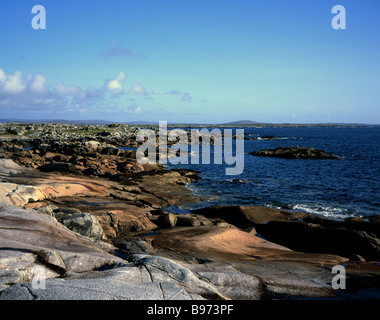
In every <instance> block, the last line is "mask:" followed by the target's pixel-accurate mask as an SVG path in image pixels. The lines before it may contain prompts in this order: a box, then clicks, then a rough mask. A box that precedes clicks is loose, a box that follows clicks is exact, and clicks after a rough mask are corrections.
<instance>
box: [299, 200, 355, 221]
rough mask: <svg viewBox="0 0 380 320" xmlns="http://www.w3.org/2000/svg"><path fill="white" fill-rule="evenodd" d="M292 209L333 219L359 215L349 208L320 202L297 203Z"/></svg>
mask: <svg viewBox="0 0 380 320" xmlns="http://www.w3.org/2000/svg"><path fill="white" fill-rule="evenodd" d="M292 210H296V211H304V212H307V213H311V214H315V215H321V216H323V217H326V218H332V219H347V218H352V217H359V215H358V214H355V213H350V212H349V211H348V210H347V209H344V208H339V207H335V206H334V207H333V206H327V205H321V204H319V203H315V204H313V205H309V204H296V205H293V206H292Z"/></svg>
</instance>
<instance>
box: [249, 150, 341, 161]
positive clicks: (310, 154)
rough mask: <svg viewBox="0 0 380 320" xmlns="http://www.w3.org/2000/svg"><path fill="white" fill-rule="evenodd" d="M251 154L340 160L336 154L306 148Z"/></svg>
mask: <svg viewBox="0 0 380 320" xmlns="http://www.w3.org/2000/svg"><path fill="white" fill-rule="evenodd" d="M250 154H252V155H254V156H258V157H273V158H285V159H328V160H337V159H340V157H338V156H336V155H334V154H328V153H326V152H325V151H322V150H318V149H315V148H305V147H279V148H276V149H267V150H261V151H255V152H251V153H250Z"/></svg>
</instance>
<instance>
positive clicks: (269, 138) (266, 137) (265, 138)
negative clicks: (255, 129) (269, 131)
mask: <svg viewBox="0 0 380 320" xmlns="http://www.w3.org/2000/svg"><path fill="white" fill-rule="evenodd" d="M261 139H262V140H274V139H277V137H275V136H263V137H261Z"/></svg>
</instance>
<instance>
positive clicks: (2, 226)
mask: <svg viewBox="0 0 380 320" xmlns="http://www.w3.org/2000/svg"><path fill="white" fill-rule="evenodd" d="M8 127H9V128H10V129H11V128H12V130H5V131H4V132H6V136H3V138H2V139H0V148H1V149H2V153H0V156H1V157H2V158H1V159H0V179H1V182H0V300H9V299H12V300H17V299H26V300H51V299H55V300H63V299H68V300H73V299H75V300H107V299H113V300H114V299H135V300H149V299H155V300H181V299H185V300H192V299H196V300H198V299H199V300H202V299H223V300H229V299H243V300H263V299H298V298H302V299H307V298H311V299H314V298H318V299H320V298H323V299H368V298H370V299H373V298H375V299H378V298H379V297H380V290H379V283H380V281H379V277H380V266H379V264H378V262H377V261H379V258H378V257H379V255H378V254H379V243H380V241H379V230H380V228H379V226H378V223H379V219H378V218H376V217H368V218H367V219H368V220H366V219H360V218H357V219H348V220H346V221H329V220H325V219H317V218H316V217H314V216H311V215H309V214H306V213H295V212H291V211H288V210H278V209H272V208H266V207H254V206H214V207H210V208H204V209H199V210H195V211H193V212H192V213H186V214H173V213H169V212H166V211H165V210H166V209H165V207H166V206H168V205H180V204H183V203H186V202H196V201H198V200H199V197H196V196H194V194H192V192H191V191H190V190H189V189H188V188H186V185H187V184H188V183H190V182H194V181H197V179H199V177H198V173H197V172H195V171H190V170H171V171H168V170H166V169H165V168H164V167H162V166H158V165H144V166H142V165H140V164H138V163H137V162H136V159H135V150H131V149H133V148H136V147H138V145H139V144H138V143H137V142H136V141H135V136H136V132H137V131H138V128H132V127H128V126H123V125H117V124H113V125H110V126H99V127H95V126H72V125H59V124H57V125H37V124H36V125H20V126H19V125H13V124H12V125H11V126H9V125H7V128H8ZM0 128H1V125H0ZM13 129H14V130H13ZM248 138H250V137H248ZM268 138H272V137H268ZM255 139H256V138H255ZM127 149H129V150H127ZM301 151H302V150H301ZM301 151H300V150H298V151H297V152H300V153H299V154H298V153H297V154H296V155H294V157H296V156H297V157H302V152H301ZM313 152H314V151H313ZM318 152H319V151H318ZM318 152H317V153H318ZM309 155H310V154H309ZM321 155H322V156H323V153H319V156H321ZM26 167H27V168H26ZM37 168H39V169H37ZM368 221H370V222H368ZM337 264H339V265H344V266H345V268H346V272H347V274H346V278H347V288H348V290H346V291H343V290H334V289H333V287H332V278H333V277H334V274H332V272H331V271H332V267H333V266H335V265H337ZM41 275H42V279H41V278H40V276H41ZM36 281H37V284H38V282H39V281H42V283H43V285H44V288H40V287H39V286H38V285H37V287H36ZM40 284H41V283H40Z"/></svg>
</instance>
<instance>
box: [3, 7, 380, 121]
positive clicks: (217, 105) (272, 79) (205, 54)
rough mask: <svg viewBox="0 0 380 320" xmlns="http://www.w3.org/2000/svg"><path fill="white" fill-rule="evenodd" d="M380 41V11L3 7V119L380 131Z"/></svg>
mask: <svg viewBox="0 0 380 320" xmlns="http://www.w3.org/2000/svg"><path fill="white" fill-rule="evenodd" d="M337 4H340V5H343V6H344V7H345V9H346V23H347V29H346V30H334V29H333V28H332V26H331V20H332V19H333V17H334V14H332V13H331V9H332V7H333V6H334V5H337ZM34 5H43V6H44V7H45V9H46V29H45V30H34V29H33V28H32V26H31V21H32V18H33V17H34V15H33V14H32V13H31V10H32V7H33V6H34ZM379 34H380V2H379V1H377V0H362V1H355V0H339V1H338V0H333V1H331V0H307V1H305V0H289V1H284V0H266V1H255V0H234V1H233V0H202V1H200V0H139V1H129V0H108V1H87V0H82V1H72V0H66V1H43V0H41V1H37V0H18V1H10V0H4V1H2V3H1V6H0V118H23V119H70V120H79V119H101V120H111V121H135V120H147V121H155V122H158V121H159V120H166V121H174V122H198V123H222V122H228V121H235V120H242V119H249V120H253V121H260V122H274V123H279V122H291V123H320V122H362V123H380V59H379V57H380V37H379Z"/></svg>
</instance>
